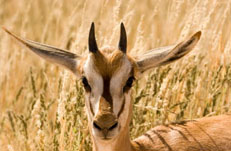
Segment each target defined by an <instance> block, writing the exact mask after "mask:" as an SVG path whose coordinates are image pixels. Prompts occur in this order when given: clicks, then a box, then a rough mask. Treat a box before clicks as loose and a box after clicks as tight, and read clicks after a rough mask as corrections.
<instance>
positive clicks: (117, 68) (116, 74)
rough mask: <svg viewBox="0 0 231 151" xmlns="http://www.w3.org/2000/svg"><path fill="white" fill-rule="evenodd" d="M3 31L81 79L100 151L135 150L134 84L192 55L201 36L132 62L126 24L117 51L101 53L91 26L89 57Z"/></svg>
mask: <svg viewBox="0 0 231 151" xmlns="http://www.w3.org/2000/svg"><path fill="white" fill-rule="evenodd" d="M3 29H4V30H5V31H6V32H7V33H8V34H10V35H11V36H12V37H14V39H16V40H17V41H19V42H20V43H22V44H23V45H24V46H26V47H27V48H29V50H31V51H32V52H34V53H35V54H37V55H39V56H40V57H42V58H44V59H46V60H48V61H51V62H53V63H56V64H59V65H62V66H64V67H65V68H67V69H69V70H70V71H71V72H72V73H74V74H75V75H76V76H77V77H78V78H81V79H82V84H83V87H84V88H85V97H86V98H85V100H86V102H85V103H86V111H87V116H88V124H89V128H90V133H91V136H92V140H93V147H94V150H100V151H103V150H107V151H112V150H120V151H123V150H127V151H129V150H131V149H132V148H133V147H132V143H128V141H129V123H130V120H131V116H132V100H131V95H130V93H131V87H132V84H133V83H134V81H135V80H136V79H137V78H138V77H140V75H142V73H144V72H145V71H147V70H149V69H152V68H154V67H157V66H161V65H165V64H168V63H171V62H173V61H175V60H178V59H180V58H181V57H183V56H184V55H186V54H187V53H189V52H190V51H191V50H192V49H193V48H194V46H195V45H196V44H197V42H198V41H199V39H200V36H201V32H200V31H199V32H197V33H195V34H194V35H193V36H191V37H190V38H188V39H186V40H185V41H182V42H180V43H179V44H177V45H173V46H167V47H163V48H160V49H154V50H150V51H149V52H148V53H146V54H143V55H140V57H136V58H133V57H132V56H129V55H128V54H127V36H126V31H125V28H124V24H123V23H121V29H120V39H119V43H118V48H117V49H114V50H108V48H104V49H99V47H98V46H97V42H96V38H95V27H94V23H92V25H91V28H90V33H89V39H88V47H89V53H88V54H87V55H86V56H78V55H76V54H73V53H71V52H68V51H66V50H62V49H59V48H55V47H52V46H48V45H44V44H40V43H37V42H34V41H31V40H27V39H24V38H20V37H18V36H16V35H15V34H13V33H11V32H10V31H8V30H7V29H6V28H3ZM129 142H130V141H129ZM125 146H127V147H125ZM121 147H123V149H122V148H121Z"/></svg>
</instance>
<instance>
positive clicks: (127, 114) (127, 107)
mask: <svg viewBox="0 0 231 151" xmlns="http://www.w3.org/2000/svg"><path fill="white" fill-rule="evenodd" d="M130 93H131V90H129V92H128V93H127V94H125V95H124V100H125V101H124V108H123V111H122V112H121V114H120V116H119V123H120V124H121V128H124V127H126V125H127V124H129V123H130V119H131V115H132V113H131V110H132V101H131V96H130V95H131V94H130ZM124 121H127V122H124Z"/></svg>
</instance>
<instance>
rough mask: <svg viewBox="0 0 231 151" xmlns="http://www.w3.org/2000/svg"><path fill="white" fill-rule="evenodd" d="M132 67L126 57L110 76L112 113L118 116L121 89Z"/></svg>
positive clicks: (121, 102) (121, 99)
mask: <svg viewBox="0 0 231 151" xmlns="http://www.w3.org/2000/svg"><path fill="white" fill-rule="evenodd" d="M131 69H132V65H131V63H130V62H129V60H128V59H127V57H126V56H124V58H123V64H122V65H121V67H120V68H119V70H118V71H117V72H116V73H115V74H114V75H113V76H112V78H111V81H110V93H111V96H112V99H113V112H114V114H115V115H118V113H119V111H120V109H121V107H122V104H123V100H124V96H123V95H122V93H123V87H124V84H125V82H126V80H127V78H128V76H129V73H130V72H131Z"/></svg>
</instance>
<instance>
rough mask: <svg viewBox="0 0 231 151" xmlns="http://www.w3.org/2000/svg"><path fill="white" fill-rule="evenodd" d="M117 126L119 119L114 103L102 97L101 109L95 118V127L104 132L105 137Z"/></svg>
mask: <svg viewBox="0 0 231 151" xmlns="http://www.w3.org/2000/svg"><path fill="white" fill-rule="evenodd" d="M117 126H118V119H117V117H116V116H115V114H114V113H113V111H112V104H111V103H109V102H108V101H106V100H105V99H104V98H103V97H101V99H100V104H99V111H98V113H97V114H96V115H95V118H94V120H93V127H94V128H96V129H97V130H99V131H100V132H102V134H103V136H104V138H106V137H107V134H108V132H109V131H112V130H113V129H114V128H116V127H117Z"/></svg>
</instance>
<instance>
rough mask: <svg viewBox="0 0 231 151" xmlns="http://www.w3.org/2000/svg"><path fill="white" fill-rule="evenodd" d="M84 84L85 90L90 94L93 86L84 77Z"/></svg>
mask: <svg viewBox="0 0 231 151" xmlns="http://www.w3.org/2000/svg"><path fill="white" fill-rule="evenodd" d="M82 83H83V86H84V88H85V90H86V91H87V92H90V91H91V86H90V85H89V83H88V81H87V78H86V77H82Z"/></svg>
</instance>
